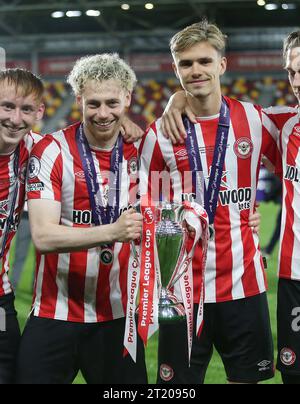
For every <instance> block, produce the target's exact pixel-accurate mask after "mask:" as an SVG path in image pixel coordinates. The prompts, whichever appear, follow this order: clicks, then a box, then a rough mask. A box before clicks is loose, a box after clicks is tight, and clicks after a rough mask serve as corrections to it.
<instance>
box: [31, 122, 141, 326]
mask: <svg viewBox="0 0 300 404" xmlns="http://www.w3.org/2000/svg"><path fill="white" fill-rule="evenodd" d="M78 126H79V123H77V124H75V125H72V126H70V127H68V128H66V129H65V130H60V131H58V132H56V133H54V134H52V135H47V136H45V137H44V138H43V140H42V141H41V142H40V143H39V144H38V145H37V146H36V147H35V148H34V149H33V151H32V154H31V159H33V163H34V166H35V167H38V169H37V170H36V172H35V173H31V175H30V176H29V178H28V188H27V192H28V199H29V200H30V199H49V200H53V201H58V202H60V203H61V222H60V223H61V224H62V225H64V226H69V227H91V226H94V224H93V222H92V213H91V206H90V199H89V193H88V189H87V185H86V181H85V176H84V171H83V167H82V163H81V159H80V155H79V151H78V147H77V143H76V130H77V128H78ZM123 154H124V157H123V164H122V179H121V184H122V185H121V195H120V214H121V213H122V212H123V211H124V210H126V209H128V207H129V206H130V205H132V204H133V203H135V201H136V198H137V186H136V185H137V148H136V147H135V145H129V144H125V143H124V149H123ZM92 156H93V160H94V164H95V169H96V172H97V177H98V182H99V184H100V187H102V191H103V194H104V196H105V195H106V194H107V190H108V185H107V183H108V179H107V177H108V173H109V170H110V159H111V151H102V150H97V149H93V148H92ZM30 161H31V160H30ZM33 171H34V170H33ZM105 199H106V198H105ZM129 260H130V244H129V243H127V244H122V243H116V244H115V245H114V261H113V263H112V264H111V265H104V264H103V263H102V262H101V261H100V247H97V248H92V249H89V250H83V251H80V252H71V253H61V254H55V253H53V254H46V255H41V254H40V253H39V252H37V272H36V284H35V293H34V303H33V308H34V311H33V313H34V315H35V316H38V317H47V318H53V319H57V320H65V321H75V322H82V323H95V322H101V321H108V320H112V319H116V318H120V317H123V316H124V315H125V313H126V304H127V272H128V266H129Z"/></svg>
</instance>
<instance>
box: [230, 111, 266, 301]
mask: <svg viewBox="0 0 300 404" xmlns="http://www.w3.org/2000/svg"><path fill="white" fill-rule="evenodd" d="M232 115H233V116H234V117H238V119H237V120H235V119H233V120H232V126H233V130H234V133H235V138H236V141H238V140H239V139H241V138H247V139H249V142H251V143H252V140H251V133H250V128H249V123H248V119H247V115H246V112H245V109H244V108H243V106H242V104H240V103H235V104H233V105H232ZM253 135H255V134H253ZM237 162H238V170H237V172H238V189H240V188H247V187H249V186H251V183H250V184H249V179H250V178H251V163H252V157H249V158H246V159H242V158H238V159H237ZM245 173H247V174H248V173H250V175H245ZM257 173H258V167H257V170H256V179H257V180H258V176H257ZM250 181H251V179H250ZM249 213H250V212H249V210H246V211H244V210H243V211H241V212H240V221H241V236H242V245H241V246H239V247H238V248H243V250H244V274H243V276H242V284H243V288H244V293H245V296H250V295H254V294H259V293H260V291H259V286H258V283H257V279H256V270H255V265H254V262H253V257H254V256H255V253H256V247H255V244H254V240H253V234H252V229H250V228H249V226H248V222H249Z"/></svg>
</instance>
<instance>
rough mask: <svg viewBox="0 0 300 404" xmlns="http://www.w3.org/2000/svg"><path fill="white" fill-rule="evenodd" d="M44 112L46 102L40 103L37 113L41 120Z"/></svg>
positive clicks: (38, 119)
mask: <svg viewBox="0 0 300 404" xmlns="http://www.w3.org/2000/svg"><path fill="white" fill-rule="evenodd" d="M44 112H45V104H40V106H39V108H38V110H37V113H36V120H37V121H40V120H41V119H43V116H44Z"/></svg>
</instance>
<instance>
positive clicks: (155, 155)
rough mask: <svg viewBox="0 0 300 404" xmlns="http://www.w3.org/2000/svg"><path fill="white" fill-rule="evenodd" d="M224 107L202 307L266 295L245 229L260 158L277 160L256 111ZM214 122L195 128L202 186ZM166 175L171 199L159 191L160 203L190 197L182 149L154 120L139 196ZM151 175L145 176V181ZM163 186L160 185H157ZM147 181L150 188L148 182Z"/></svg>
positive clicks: (252, 237)
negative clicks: (225, 130)
mask: <svg viewBox="0 0 300 404" xmlns="http://www.w3.org/2000/svg"><path fill="white" fill-rule="evenodd" d="M226 100H227V103H228V105H229V107H230V118H231V122H230V130H229V136H228V145H227V152H226V157H225V164H224V169H223V173H222V181H221V188H220V195H219V202H218V207H217V211H216V217H215V221H214V227H215V238H214V240H212V241H210V242H209V250H208V257H207V266H206V275H205V296H206V298H205V301H206V302H207V303H213V302H223V301H231V300H235V299H241V298H245V297H249V296H254V295H257V294H260V293H263V292H264V291H265V290H266V278H265V273H264V266H263V262H262V257H261V253H260V249H259V239H258V236H257V235H256V234H253V231H252V230H251V229H250V228H249V226H248V221H249V214H250V212H253V210H254V205H255V195H256V187H257V181H258V174H259V168H260V162H261V155H262V154H264V155H266V156H267V157H268V158H269V159H270V160H271V161H275V159H277V158H278V149H277V145H276V141H275V139H274V138H273V137H272V136H271V134H270V133H269V132H268V131H267V130H266V129H265V128H264V127H263V125H262V111H261V108H260V107H258V106H254V105H252V104H249V103H243V102H239V101H236V100H232V99H229V98H226ZM218 121H219V118H218V116H216V117H211V119H199V120H198V123H197V124H196V125H195V129H196V135H197V140H198V145H199V149H200V156H201V160H202V165H203V171H204V177H205V180H206V186H207V185H208V178H209V174H210V167H211V165H212V161H213V154H214V147H215V141H216V132H217V126H218ZM162 170H165V171H166V170H167V171H168V172H169V173H170V177H171V182H172V185H171V194H170V195H168V192H166V191H165V189H166V188H165V187H166V186H167V185H166V184H167V182H166V183H165V184H164V185H163V186H162V189H163V195H164V198H165V199H174V200H176V201H178V202H180V201H181V200H182V199H191V198H193V197H194V192H195V190H193V189H192V179H191V172H190V164H189V158H188V154H187V150H186V146H185V145H179V146H172V145H171V142H170V141H168V140H166V139H165V138H164V136H163V135H162V132H161V130H160V120H158V121H156V122H155V123H154V124H153V125H152V127H151V128H150V131H149V133H148V134H147V136H146V138H145V139H144V142H143V149H142V154H141V167H140V176H141V195H142V194H144V193H146V192H147V182H150V188H151V192H152V199H154V200H155V199H156V197H157V192H156V195H154V196H153V192H155V190H157V189H158V185H157V184H154V182H156V181H153V172H157V171H158V172H161V171H162ZM150 173H151V177H152V178H151V177H150ZM162 181H164V180H162ZM151 182H152V183H151ZM197 254H198V253H197V252H196V254H195V258H194V261H193V270H194V298H195V300H194V301H195V302H198V301H199V291H200V289H199V286H200V284H201V278H200V274H201V268H199V263H200V262H201V260H200V257H199V256H197Z"/></svg>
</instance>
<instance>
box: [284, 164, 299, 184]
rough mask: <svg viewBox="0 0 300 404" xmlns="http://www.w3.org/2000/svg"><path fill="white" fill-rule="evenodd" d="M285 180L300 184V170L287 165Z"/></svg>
mask: <svg viewBox="0 0 300 404" xmlns="http://www.w3.org/2000/svg"><path fill="white" fill-rule="evenodd" d="M284 179H285V180H288V181H292V182H299V170H298V168H297V167H294V166H289V165H287V167H286V172H285V176H284Z"/></svg>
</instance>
